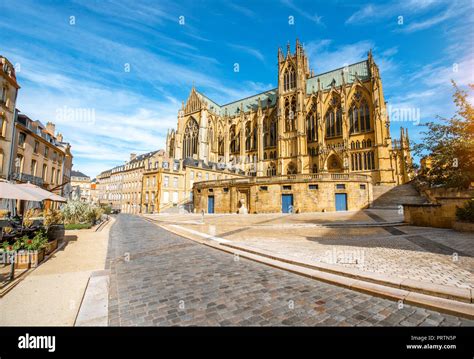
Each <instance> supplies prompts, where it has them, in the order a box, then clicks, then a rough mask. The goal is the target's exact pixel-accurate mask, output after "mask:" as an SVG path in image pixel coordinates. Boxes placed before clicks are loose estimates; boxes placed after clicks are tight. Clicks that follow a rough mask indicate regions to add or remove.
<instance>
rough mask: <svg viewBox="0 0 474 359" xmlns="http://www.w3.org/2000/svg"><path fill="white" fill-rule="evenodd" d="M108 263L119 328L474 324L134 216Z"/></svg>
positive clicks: (125, 221) (122, 218)
mask: <svg viewBox="0 0 474 359" xmlns="http://www.w3.org/2000/svg"><path fill="white" fill-rule="evenodd" d="M107 263H108V269H110V295H109V325H114V326H115V325H122V326H136V325H144V326H156V325H165V326H169V325H223V326H226V325H259V326H260V325H304V326H306V325H311V326H312V325H328V326H354V325H361V326H370V325H377V326H384V325H401V326H417V325H422V326H437V325H441V326H454V325H473V324H474V322H473V321H470V320H467V319H464V318H459V317H455V316H452V315H446V314H442V313H439V312H436V311H432V310H426V309H422V308H417V307H414V306H410V305H403V307H402V308H399V307H398V303H396V302H393V301H390V300H387V299H382V298H377V297H372V296H370V295H366V294H363V293H359V292H355V291H351V290H349V289H345V288H341V287H337V286H334V285H330V284H326V283H323V282H319V281H316V280H312V279H309V278H305V277H302V276H299V275H296V274H293V273H289V272H286V271H283V270H279V269H276V268H273V267H269V266H266V265H263V264H259V263H256V262H253V261H249V260H246V259H243V258H237V257H233V256H232V255H230V254H228V253H224V252H221V251H219V250H216V249H213V248H209V247H207V246H204V245H201V244H198V243H196V242H193V241H191V240H187V239H184V238H182V237H180V236H177V235H175V234H173V233H170V232H168V231H166V230H164V229H162V228H160V227H158V226H156V225H154V224H152V223H149V222H147V221H145V220H144V219H143V218H141V217H137V216H131V215H119V216H118V218H117V221H116V222H115V224H114V225H113V227H112V229H111V231H110V242H109V248H108V256H107Z"/></svg>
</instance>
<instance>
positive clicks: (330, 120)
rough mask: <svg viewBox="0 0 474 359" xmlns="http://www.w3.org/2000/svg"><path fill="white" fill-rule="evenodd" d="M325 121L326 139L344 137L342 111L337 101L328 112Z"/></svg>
mask: <svg viewBox="0 0 474 359" xmlns="http://www.w3.org/2000/svg"><path fill="white" fill-rule="evenodd" d="M334 104H335V105H334ZM325 121H326V137H328V138H331V137H338V136H342V109H341V104H340V103H339V102H337V100H333V105H332V106H331V107H329V109H328V110H327V111H326V116H325Z"/></svg>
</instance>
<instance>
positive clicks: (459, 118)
mask: <svg viewBox="0 0 474 359" xmlns="http://www.w3.org/2000/svg"><path fill="white" fill-rule="evenodd" d="M452 84H453V87H454V94H453V101H454V104H455V105H456V108H457V110H456V113H455V115H454V116H453V117H452V118H450V119H447V118H443V117H440V116H438V119H439V120H441V121H440V122H428V123H426V124H425V125H426V126H427V127H428V131H424V132H422V133H423V135H424V138H423V142H422V143H419V144H417V145H415V147H414V150H415V153H416V154H418V155H428V156H429V159H430V161H431V164H430V166H429V168H428V169H427V170H425V171H422V172H421V173H420V174H419V179H420V180H422V181H424V182H426V183H428V184H429V185H431V186H445V187H463V188H467V187H469V185H470V184H471V182H473V181H474V107H473V105H472V104H471V103H470V102H469V100H468V98H469V94H468V93H467V92H466V91H464V90H461V89H460V88H459V87H458V86H457V85H456V83H455V82H454V81H452ZM469 88H470V89H471V90H474V85H472V84H471V85H469Z"/></svg>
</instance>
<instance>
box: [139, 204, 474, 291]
mask: <svg viewBox="0 0 474 359" xmlns="http://www.w3.org/2000/svg"><path fill="white" fill-rule="evenodd" d="M147 217H149V218H150V219H152V220H154V221H156V223H159V224H161V225H164V226H168V227H169V228H172V227H174V228H184V229H186V230H192V231H195V232H199V233H203V234H206V235H211V236H215V237H218V238H221V239H224V240H226V241H229V242H230V243H231V244H232V245H233V246H237V247H240V248H246V249H250V250H255V251H265V253H271V254H273V255H275V256H280V255H282V256H283V255H284V256H286V257H289V258H292V259H294V260H295V261H304V262H306V263H314V264H315V265H317V264H318V263H321V262H322V263H330V264H335V265H337V266H340V267H341V268H354V269H357V270H360V271H362V272H365V273H368V274H377V275H383V276H387V277H391V278H401V279H411V280H415V281H421V282H427V283H433V284H437V285H443V286H452V287H457V288H465V289H471V290H472V289H473V288H474V276H473V272H474V245H473V238H472V237H473V236H472V234H471V233H460V232H456V231H453V230H450V229H438V228H428V227H413V226H405V225H403V226H400V225H399V224H402V223H401V222H402V220H403V216H402V215H400V214H398V212H397V210H387V209H384V210H365V211H357V212H333V213H304V214H294V215H283V214H265V215H263V214H262V215H206V216H204V221H203V220H202V218H203V217H202V216H201V215H189V214H183V215H179V214H170V215H166V214H164V215H148V216H147ZM397 222H398V224H397ZM373 225H378V226H377V227H374V226H373ZM183 233H184V232H183Z"/></svg>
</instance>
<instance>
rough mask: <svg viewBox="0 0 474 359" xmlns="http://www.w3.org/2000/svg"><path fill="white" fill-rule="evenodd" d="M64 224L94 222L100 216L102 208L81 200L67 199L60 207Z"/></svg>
mask: <svg viewBox="0 0 474 359" xmlns="http://www.w3.org/2000/svg"><path fill="white" fill-rule="evenodd" d="M61 213H62V215H63V217H64V223H65V224H78V223H95V222H96V221H97V220H99V219H100V217H101V216H102V213H103V211H102V209H101V208H99V207H96V206H93V205H91V204H89V203H85V202H81V201H69V202H67V203H66V204H65V205H63V206H62V207H61Z"/></svg>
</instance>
